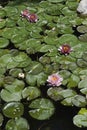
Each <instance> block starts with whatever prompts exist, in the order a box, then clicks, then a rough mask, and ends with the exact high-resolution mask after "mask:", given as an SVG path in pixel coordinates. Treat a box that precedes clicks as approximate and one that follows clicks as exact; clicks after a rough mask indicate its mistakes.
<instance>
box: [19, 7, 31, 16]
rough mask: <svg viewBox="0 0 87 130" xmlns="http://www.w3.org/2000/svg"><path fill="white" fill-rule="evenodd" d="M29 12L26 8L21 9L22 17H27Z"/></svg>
mask: <svg viewBox="0 0 87 130" xmlns="http://www.w3.org/2000/svg"><path fill="white" fill-rule="evenodd" d="M29 14H30V12H29V10H27V9H26V10H24V11H21V16H22V17H26V18H27V17H28V16H29Z"/></svg>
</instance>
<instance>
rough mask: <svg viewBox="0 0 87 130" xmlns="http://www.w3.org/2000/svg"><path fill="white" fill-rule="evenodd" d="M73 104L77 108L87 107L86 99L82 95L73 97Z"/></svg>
mask: <svg viewBox="0 0 87 130" xmlns="http://www.w3.org/2000/svg"><path fill="white" fill-rule="evenodd" d="M72 103H73V105H75V106H77V107H85V106H86V105H87V102H86V98H85V97H84V96H81V95H75V96H74V97H72Z"/></svg>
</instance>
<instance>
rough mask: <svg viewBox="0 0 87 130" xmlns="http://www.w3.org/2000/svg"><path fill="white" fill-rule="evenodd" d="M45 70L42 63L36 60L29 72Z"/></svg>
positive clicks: (35, 72) (37, 72)
mask: <svg viewBox="0 0 87 130" xmlns="http://www.w3.org/2000/svg"><path fill="white" fill-rule="evenodd" d="M42 71H43V66H42V64H41V63H39V62H36V63H35V64H32V66H31V68H30V71H29V72H28V73H29V74H34V75H36V74H39V73H40V72H42Z"/></svg>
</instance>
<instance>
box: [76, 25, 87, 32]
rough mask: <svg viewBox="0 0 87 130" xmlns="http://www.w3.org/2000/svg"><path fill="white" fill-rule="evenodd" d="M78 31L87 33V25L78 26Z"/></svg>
mask: <svg viewBox="0 0 87 130" xmlns="http://www.w3.org/2000/svg"><path fill="white" fill-rule="evenodd" d="M77 31H78V32H80V33H86V32H87V27H86V26H84V25H81V26H78V27H77Z"/></svg>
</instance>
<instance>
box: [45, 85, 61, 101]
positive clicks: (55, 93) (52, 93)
mask: <svg viewBox="0 0 87 130" xmlns="http://www.w3.org/2000/svg"><path fill="white" fill-rule="evenodd" d="M60 91H62V88H57V87H55V88H52V87H51V88H49V89H48V90H47V95H48V96H49V97H50V98H51V99H53V100H54V101H59V100H61V99H63V96H62V95H60Z"/></svg>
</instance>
